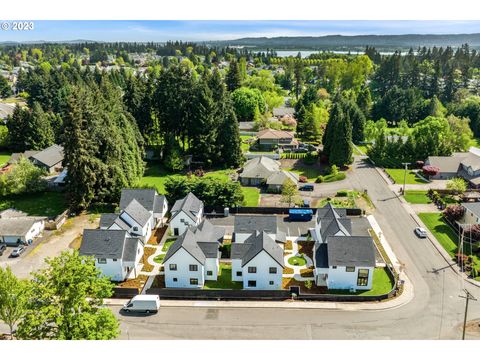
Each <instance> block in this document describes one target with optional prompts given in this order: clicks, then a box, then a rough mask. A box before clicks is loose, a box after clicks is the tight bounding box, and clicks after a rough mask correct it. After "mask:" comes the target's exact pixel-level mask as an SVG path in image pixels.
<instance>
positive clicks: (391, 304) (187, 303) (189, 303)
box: [104, 279, 414, 311]
mask: <svg viewBox="0 0 480 360" xmlns="http://www.w3.org/2000/svg"><path fill="white" fill-rule="evenodd" d="M407 280H408V279H407ZM413 296H414V293H413V287H412V284H411V282H410V281H406V282H405V285H404V288H403V292H402V294H401V295H400V296H398V297H396V298H393V299H392V300H388V301H381V302H358V303H346V302H331V301H301V300H295V301H291V300H287V301H215V300H211V301H206V300H205V301H203V300H202V301H200V300H162V299H160V303H161V305H160V306H161V307H203V308H245V309H255V308H256V309H259V308H260V309H324V310H341V311H385V310H392V309H396V308H399V307H401V306H403V305H406V304H408V303H409V302H410V301H411V300H412V299H413ZM126 302H127V299H105V300H104V303H105V304H106V305H108V306H123V305H124V304H125V303H126Z"/></svg>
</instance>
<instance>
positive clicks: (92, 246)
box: [79, 229, 127, 259]
mask: <svg viewBox="0 0 480 360" xmlns="http://www.w3.org/2000/svg"><path fill="white" fill-rule="evenodd" d="M126 238H127V232H126V231H125V230H102V229H85V230H84V231H83V237H82V245H81V246H80V251H79V252H80V255H85V256H94V257H96V258H108V259H120V258H122V257H123V252H124V251H123V250H124V247H125V239H126Z"/></svg>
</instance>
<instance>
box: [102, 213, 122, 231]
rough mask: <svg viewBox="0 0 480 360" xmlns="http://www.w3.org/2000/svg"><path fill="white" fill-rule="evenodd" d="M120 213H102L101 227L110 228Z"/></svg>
mask: <svg viewBox="0 0 480 360" xmlns="http://www.w3.org/2000/svg"><path fill="white" fill-rule="evenodd" d="M117 218H118V214H112V213H109V214H102V215H101V216H100V227H101V228H103V227H105V228H109V227H110V226H112V225H113V224H114V223H115V220H117Z"/></svg>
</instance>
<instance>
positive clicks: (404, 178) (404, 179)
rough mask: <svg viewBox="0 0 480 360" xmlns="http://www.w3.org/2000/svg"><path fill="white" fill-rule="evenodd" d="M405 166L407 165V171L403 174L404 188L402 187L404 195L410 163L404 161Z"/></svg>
mask: <svg viewBox="0 0 480 360" xmlns="http://www.w3.org/2000/svg"><path fill="white" fill-rule="evenodd" d="M402 165H403V166H405V173H404V174H403V189H402V195H405V185H406V184H407V170H408V165H410V163H407V162H405V163H402Z"/></svg>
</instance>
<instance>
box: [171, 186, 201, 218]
mask: <svg viewBox="0 0 480 360" xmlns="http://www.w3.org/2000/svg"><path fill="white" fill-rule="evenodd" d="M202 208H203V202H202V201H201V200H199V199H198V198H197V197H196V196H195V195H193V194H192V193H188V195H187V196H185V197H184V198H183V199H180V200H177V201H175V204H173V207H172V210H171V213H172V218H173V217H175V215H177V213H178V212H180V211H184V212H185V213H186V214H187V215H188V216H189V217H190V218H191V219H192V220H195V219H196V217H197V214H198V213H199V212H200V210H201V209H202Z"/></svg>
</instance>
